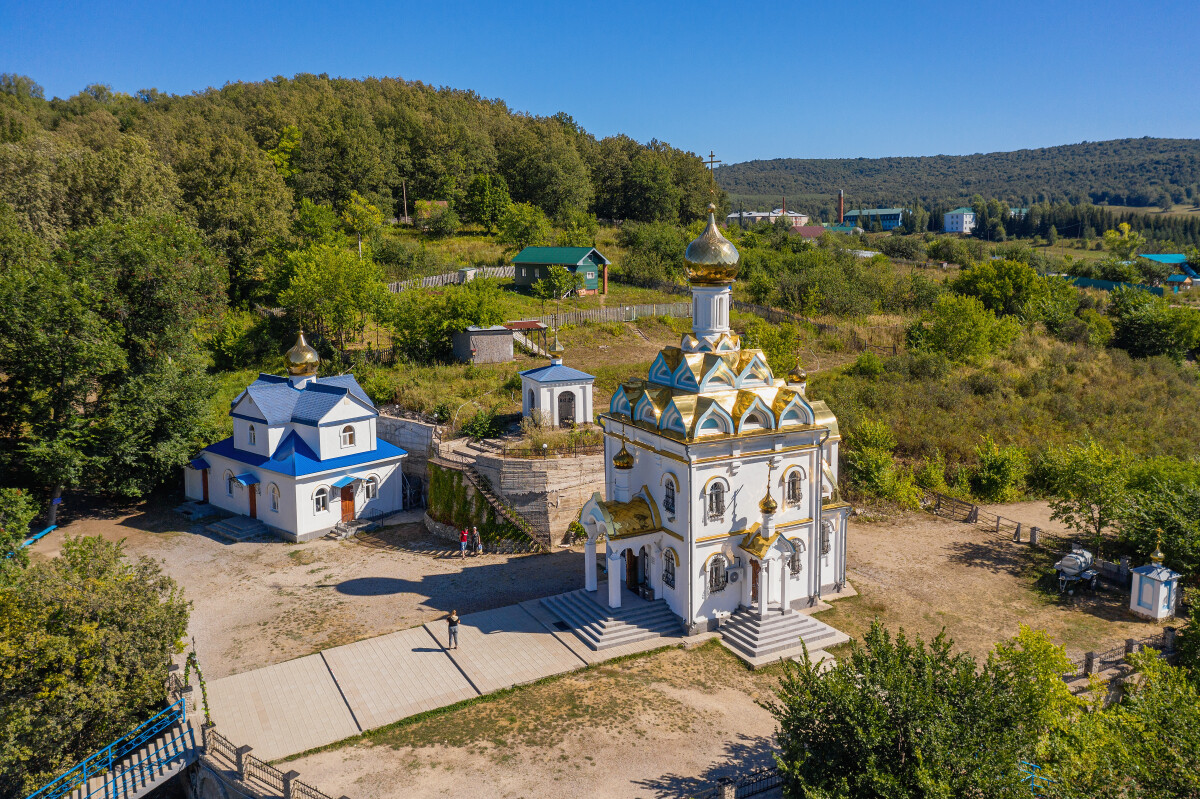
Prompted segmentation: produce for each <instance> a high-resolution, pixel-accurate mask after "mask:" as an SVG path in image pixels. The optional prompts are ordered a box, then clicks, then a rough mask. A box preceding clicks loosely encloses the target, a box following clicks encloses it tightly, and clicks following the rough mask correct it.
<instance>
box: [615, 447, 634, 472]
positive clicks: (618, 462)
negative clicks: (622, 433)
mask: <svg viewBox="0 0 1200 799" xmlns="http://www.w3.org/2000/svg"><path fill="white" fill-rule="evenodd" d="M613 468H614V469H632V468H633V455H632V454H631V453H630V452H629V450H627V449H625V445H624V444H622V445H621V451H620V452H618V453H617V454H616V455H613Z"/></svg>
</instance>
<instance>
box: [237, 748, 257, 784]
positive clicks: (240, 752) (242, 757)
mask: <svg viewBox="0 0 1200 799" xmlns="http://www.w3.org/2000/svg"><path fill="white" fill-rule="evenodd" d="M252 749H254V747H252V746H239V747H238V748H237V749H235V750H234V752H233V754H234V755H235V756H236V758H237V775H238V779H239V780H241V781H242V782H245V781H246V755H248V754H250V752H251V750H252Z"/></svg>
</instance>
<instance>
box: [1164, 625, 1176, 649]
mask: <svg viewBox="0 0 1200 799" xmlns="http://www.w3.org/2000/svg"><path fill="white" fill-rule="evenodd" d="M1162 642H1163V651H1164V652H1174V651H1175V628H1174V627H1163V631H1162Z"/></svg>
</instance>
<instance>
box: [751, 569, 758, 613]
mask: <svg viewBox="0 0 1200 799" xmlns="http://www.w3.org/2000/svg"><path fill="white" fill-rule="evenodd" d="M758 569H759V566H758V561H757V560H752V561H750V601H751V602H752V603H753V602H757V601H758Z"/></svg>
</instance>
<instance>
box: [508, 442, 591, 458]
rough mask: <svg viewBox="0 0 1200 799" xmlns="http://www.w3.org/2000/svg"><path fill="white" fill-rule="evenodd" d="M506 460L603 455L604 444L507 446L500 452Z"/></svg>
mask: <svg viewBox="0 0 1200 799" xmlns="http://www.w3.org/2000/svg"><path fill="white" fill-rule="evenodd" d="M500 454H501V455H502V456H503V457H505V458H549V457H552V456H553V457H565V458H578V457H580V456H581V455H603V454H604V444H603V443H599V444H578V443H572V442H565V443H559V444H548V445H547V446H545V447H535V446H533V445H532V444H530V445H524V446H506V447H504V449H503V450H501V451H500Z"/></svg>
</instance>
